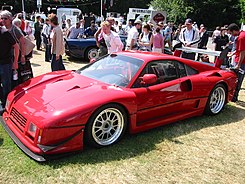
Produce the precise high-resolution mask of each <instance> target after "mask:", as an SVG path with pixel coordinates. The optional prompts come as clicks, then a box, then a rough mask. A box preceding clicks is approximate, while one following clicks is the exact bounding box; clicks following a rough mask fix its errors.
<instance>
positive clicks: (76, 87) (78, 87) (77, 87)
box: [67, 86, 80, 91]
mask: <svg viewBox="0 0 245 184" xmlns="http://www.w3.org/2000/svg"><path fill="white" fill-rule="evenodd" d="M74 89H80V86H74V87H72V88H71V89H68V90H67V91H71V90H74Z"/></svg>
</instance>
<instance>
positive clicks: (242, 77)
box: [233, 64, 245, 101]
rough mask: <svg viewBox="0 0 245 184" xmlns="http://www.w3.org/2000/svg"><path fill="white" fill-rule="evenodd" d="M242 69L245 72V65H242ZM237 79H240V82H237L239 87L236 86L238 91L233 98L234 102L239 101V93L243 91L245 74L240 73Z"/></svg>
mask: <svg viewBox="0 0 245 184" xmlns="http://www.w3.org/2000/svg"><path fill="white" fill-rule="evenodd" d="M241 69H242V70H244V71H245V64H242V65H241ZM237 77H238V82H237V86H236V91H235V93H234V96H233V100H234V101H237V98H238V94H239V91H240V90H241V87H242V82H243V79H244V74H240V73H238V74H237Z"/></svg>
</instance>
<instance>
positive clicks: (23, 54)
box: [20, 36, 26, 64]
mask: <svg viewBox="0 0 245 184" xmlns="http://www.w3.org/2000/svg"><path fill="white" fill-rule="evenodd" d="M20 50H21V59H20V61H21V63H22V64H24V63H25V62H26V61H25V55H26V54H25V53H26V47H25V37H24V36H21V37H20Z"/></svg>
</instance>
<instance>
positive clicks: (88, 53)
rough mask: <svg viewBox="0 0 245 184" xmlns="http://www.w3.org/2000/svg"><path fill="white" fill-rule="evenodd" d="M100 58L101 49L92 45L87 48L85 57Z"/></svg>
mask: <svg viewBox="0 0 245 184" xmlns="http://www.w3.org/2000/svg"><path fill="white" fill-rule="evenodd" d="M97 58H99V51H98V49H97V48H94V47H90V48H88V49H87V50H86V52H85V59H86V60H90V59H97Z"/></svg>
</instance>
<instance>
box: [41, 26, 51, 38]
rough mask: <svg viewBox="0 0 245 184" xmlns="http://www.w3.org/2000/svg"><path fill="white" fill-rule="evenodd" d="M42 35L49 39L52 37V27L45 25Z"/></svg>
mask: <svg viewBox="0 0 245 184" xmlns="http://www.w3.org/2000/svg"><path fill="white" fill-rule="evenodd" d="M42 33H43V34H44V35H45V36H46V37H47V38H48V37H49V36H50V33H51V25H49V24H44V25H43V30H42Z"/></svg>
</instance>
